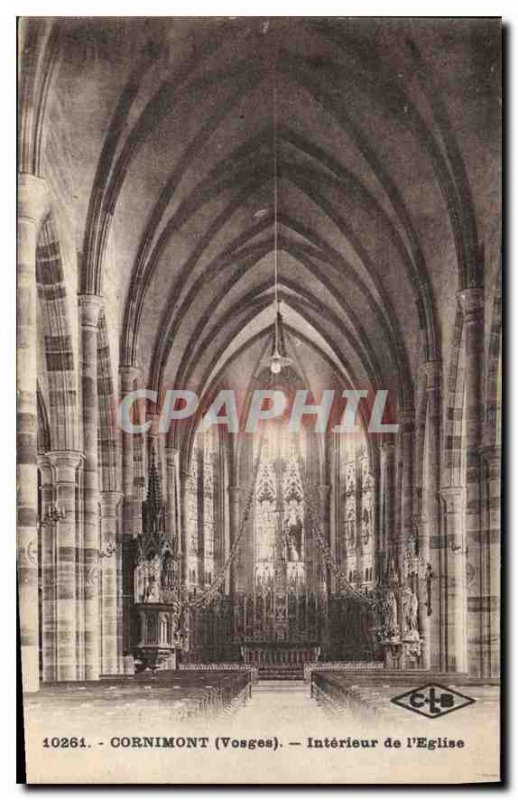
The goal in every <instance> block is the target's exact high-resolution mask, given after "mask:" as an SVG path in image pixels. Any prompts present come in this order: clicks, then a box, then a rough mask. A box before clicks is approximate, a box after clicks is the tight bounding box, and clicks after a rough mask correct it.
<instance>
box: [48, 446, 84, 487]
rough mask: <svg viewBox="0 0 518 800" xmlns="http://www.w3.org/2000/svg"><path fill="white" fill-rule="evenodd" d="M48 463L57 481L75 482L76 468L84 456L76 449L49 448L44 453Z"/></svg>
mask: <svg viewBox="0 0 518 800" xmlns="http://www.w3.org/2000/svg"><path fill="white" fill-rule="evenodd" d="M45 456H46V457H47V459H48V461H49V463H50V464H51V465H52V467H53V468H54V470H55V474H56V481H58V482H59V483H75V479H76V470H77V468H78V467H79V465H80V464H82V463H83V461H84V460H85V457H84V455H83V454H82V453H79V452H78V451H77V450H49V451H48V452H47V453H45Z"/></svg>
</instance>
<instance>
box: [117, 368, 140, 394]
mask: <svg viewBox="0 0 518 800" xmlns="http://www.w3.org/2000/svg"><path fill="white" fill-rule="evenodd" d="M139 372H140V368H139V367H137V365H136V364H119V375H120V382H121V391H123V392H130V391H132V389H133V388H134V383H135V381H136V379H137V378H138V375H139Z"/></svg>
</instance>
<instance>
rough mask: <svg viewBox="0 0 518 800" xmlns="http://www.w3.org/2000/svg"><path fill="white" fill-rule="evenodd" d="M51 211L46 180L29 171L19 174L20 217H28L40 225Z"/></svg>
mask: <svg viewBox="0 0 518 800" xmlns="http://www.w3.org/2000/svg"><path fill="white" fill-rule="evenodd" d="M49 211H50V192H49V189H48V186H47V183H46V181H44V180H43V178H37V177H36V175H31V174H30V173H28V172H22V173H19V175H18V197H17V213H18V219H19V220H20V219H27V220H30V221H31V222H33V223H34V225H35V226H36V227H39V226H40V225H41V223H42V222H43V220H44V218H45V216H46V215H47V214H48V212H49Z"/></svg>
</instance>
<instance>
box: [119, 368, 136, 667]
mask: <svg viewBox="0 0 518 800" xmlns="http://www.w3.org/2000/svg"><path fill="white" fill-rule="evenodd" d="M119 376H120V394H121V397H120V399H121V400H123V398H124V397H125V396H126V395H127V394H129V393H130V392H132V391H134V389H135V388H136V382H137V376H138V368H137V367H136V366H134V365H132V364H125V365H121V366H120V368H119ZM133 411H134V413H136V412H135V409H133ZM135 424H136V419H135ZM121 439H122V491H123V495H124V499H123V507H122V508H123V511H122V514H123V522H122V537H121V549H122V552H121V557H120V563H121V572H122V574H121V576H120V583H121V586H122V612H121V614H122V662H123V663H122V671H123V672H124V673H126V674H128V675H133V673H134V671H135V667H134V663H133V655H132V653H131V645H132V643H131V613H132V607H133V602H132V598H133V536H134V530H135V524H134V516H135V513H136V508H135V502H136V501H135V487H134V482H133V478H134V457H135V435H134V434H133V433H129V432H127V431H124V430H123V431H121Z"/></svg>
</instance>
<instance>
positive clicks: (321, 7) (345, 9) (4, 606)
mask: <svg viewBox="0 0 518 800" xmlns="http://www.w3.org/2000/svg"><path fill="white" fill-rule="evenodd" d="M17 15H22V16H23V15H33V16H216V15H217V16H299V17H304V16H421V17H422V16H430V17H435V16H444V17H454V16H469V17H476V16H502V17H503V20H504V23H505V24H506V25H507V26H508V27H509V31H508V36H507V46H508V51H509V52H508V59H507V64H506V67H507V87H508V97H507V104H508V107H509V110H508V130H507V134H506V135H507V140H508V145H507V146H508V151H510V152H508V155H509V158H508V160H507V162H506V167H507V170H509V169H511V173H512V174H508V175H507V177H506V181H507V201H506V211H507V220H506V222H507V224H506V228H507V258H506V264H507V280H506V288H507V298H506V299H507V310H508V314H507V317H508V325H509V328H510V330H509V332H508V346H507V350H508V352H507V356H508V364H509V367H510V369H508V370H507V375H508V376H509V377H508V381H509V385H508V387H507V390H508V391H507V398H506V401H507V404H506V423H507V425H506V429H507V441H506V443H505V445H506V457H507V471H508V481H509V485H508V487H504V490H503V491H504V495H505V496H506V497H507V500H508V502H509V505H510V508H509V518H508V530H507V536H506V541H507V547H508V552H507V554H506V556H505V561H506V563H507V569H508V573H509V574H508V583H509V589H510V595H511V596H510V597H508V598H507V619H508V663H507V691H508V699H509V700H510V701H512V711H511V712H510V720H509V721H510V731H509V733H510V734H512V736H511V737H510V738H511V741H510V743H509V742H508V745H509V753H508V756H509V757H508V773H509V777H510V781H511V782H512V783H513V784H514V780H513V778H514V772H515V769H514V768H513V764H516V763H518V747H517V742H516V739H515V724H514V723H515V720H516V719H517V717H518V714H517V693H516V691H514V687H513V685H512V684H513V668H514V667H515V665H516V664H517V659H516V637H512V636H511V634H512V633H513V628H514V625H513V622H514V619H515V615H516V612H517V611H518V609H517V596H518V595H517V592H516V590H514V589H512V591H511V587H513V586H514V585H515V584H516V583H517V581H516V580H514V579H513V576H514V575H515V574H516V571H517V569H518V568H517V565H516V563H515V557H516V548H513V547H512V542H513V536H514V535H515V530H516V526H515V525H513V523H514V522H515V520H516V516H515V513H514V512H515V507H514V502H513V498H515V497H517V496H518V479H517V477H516V474H513V473H512V470H511V468H512V461H513V458H512V454H514V452H515V451H516V446H517V444H518V441H517V437H518V434H517V430H518V428H517V426H516V425H513V413H514V408H515V407H516V402H515V401H516V392H515V391H514V390H515V389H516V380H515V377H516V375H515V373H516V370H513V367H516V366H517V364H516V361H517V358H516V353H518V321H517V320H518V289H517V286H518V282H517V281H516V280H513V279H512V277H511V275H512V272H513V270H514V269H516V268H517V267H516V264H515V259H514V258H513V256H514V250H513V247H512V245H513V231H515V230H518V212H517V210H516V209H517V204H516V203H512V202H511V195H512V194H513V190H516V185H517V181H516V178H517V166H516V163H517V158H516V152H514V150H513V148H512V147H511V143H512V140H513V138H515V137H516V131H517V125H516V114H517V106H518V104H517V102H516V87H517V85H518V80H517V74H516V57H515V54H514V53H513V51H514V49H515V40H516V30H515V26H516V22H517V20H518V4H517V3H516V0H514V2H511V0H505V2H498V3H490V2H479V1H478V0H434V1H430V0H414V2H401V1H400V2H380V1H378V2H374V0H362V2H359V3H344V2H336V1H335V2H329V0H319V2H313V3H310V2H304V1H303V0H299V1H298V2H294V1H293V0H275V2H268V0H262V1H261V2H254V1H253V0H249V2H247V3H243V2H236V1H235V0H234V1H233V2H222V3H213V2H212V3H211V2H207V1H205V2H200V0H189V2H188V3H186V4H185V5H183V7H182V4H179V3H173V2H157V0H150V2H147V3H141V2H140V3H137V2H134V1H133V0H126V2H122V0H120V1H119V2H113V0H96V2H93V1H91V2H89V3H83V2H76V3H74V4H72V3H71V2H70V0H69V1H68V2H64V0H54V2H50V3H41V2H37V0H25V2H19V3H16V2H9V0H8V1H7V2H5V1H4V2H3V4H2V7H1V9H0V110H1V117H0V120H1V121H0V163H1V166H2V170H1V173H0V174H1V177H2V184H1V191H0V220H1V229H0V274H1V276H2V282H1V289H0V325H1V328H0V364H1V370H2V371H1V379H0V388H1V393H0V420H1V422H2V424H3V428H2V430H1V433H0V491H1V502H0V509H1V522H2V525H1V526H0V547H1V551H0V571H1V572H0V621H1V622H0V637H1V638H0V642H1V648H2V649H1V653H0V693H1V694H0V712H1V720H0V763H1V764H2V767H1V768H0V782H1V784H2V797H7V798H11V797H15V796H16V797H19V796H20V792H22V791H24V789H23V787H20V786H15V743H16V742H15V739H16V737H15V719H16V715H15V712H16V708H15V699H16V693H15V658H14V656H15V652H16V642H15V599H16V596H15V587H16V584H15V577H14V564H15V561H14V558H15V556H14V551H15V547H14V545H15V371H14V369H15V269H14V264H15V257H16V250H15V205H16V204H15V174H16V160H15V152H16V138H15V126H16V122H15V120H16V90H15V86H16V60H15V53H16V41H15V25H16V23H15V17H16V16H17ZM506 488H507V489H508V491H507V492H506V491H505V489H506ZM509 551H511V552H512V556H513V558H512V559H511V563H509ZM295 788H296V787H295ZM394 789H396V791H397V787H394ZM108 791H109V790H106V789H99V788H96V789H95V792H96V795H97V797H104V796H108V794H107V793H108ZM110 791H111V790H110ZM151 791H152V790H151ZM170 791H172V792H174V794H175V796H180V795H181V796H183V797H186V798H190V797H193V796H198V795H200V794H202V793H204V792H206V791H207V790H204V789H202V788H200V789H199V790H196V791H193V790H190V791H188V792H187V791H185V790H182V789H175V788H174V787H171V790H170ZM222 791H226V790H225V789H223V790H222ZM242 791H244V790H242ZM256 791H257V790H256ZM263 791H266V790H263ZM282 791H286V790H280V789H279V790H268V792H269V795H270V797H271V796H272V795H273V796H277V795H278V796H281V792H282ZM342 791H344V792H347V794H348V796H357V797H359V798H365V797H369V796H376V795H381V794H382V791H381V790H377V789H375V788H373V789H369V790H362V791H361V792H359V791H355V790H348V789H343V790H342ZM445 791H446V792H448V788H447V787H444V788H443V789H439V790H435V791H431V792H427V794H428V795H430V794H431V795H435V796H444V792H445ZM479 791H480V790H477V789H473V790H465V792H463V794H470V795H471V794H473V795H474V796H476V794H477V793H478V792H479ZM149 792H150V789H148V788H146V787H142V789H141V790H138V791H137V792H136V794H137V795H139V796H148V795H149ZM496 792H497V790H489V791H485V792H484V797H487V796H488V794H489V795H494V794H496ZM245 793H248V792H245ZM50 794H51V795H54V794H55V795H56V797H59V796H60V793H59V790H58V789H56V790H50ZM132 794H133V793H132ZM304 794H307V791H306V792H304ZM309 794H310V795H318V794H319V790H318V789H315V790H313V791H311V792H309ZM498 794H500V792H498ZM47 796H48V795H47Z"/></svg>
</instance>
